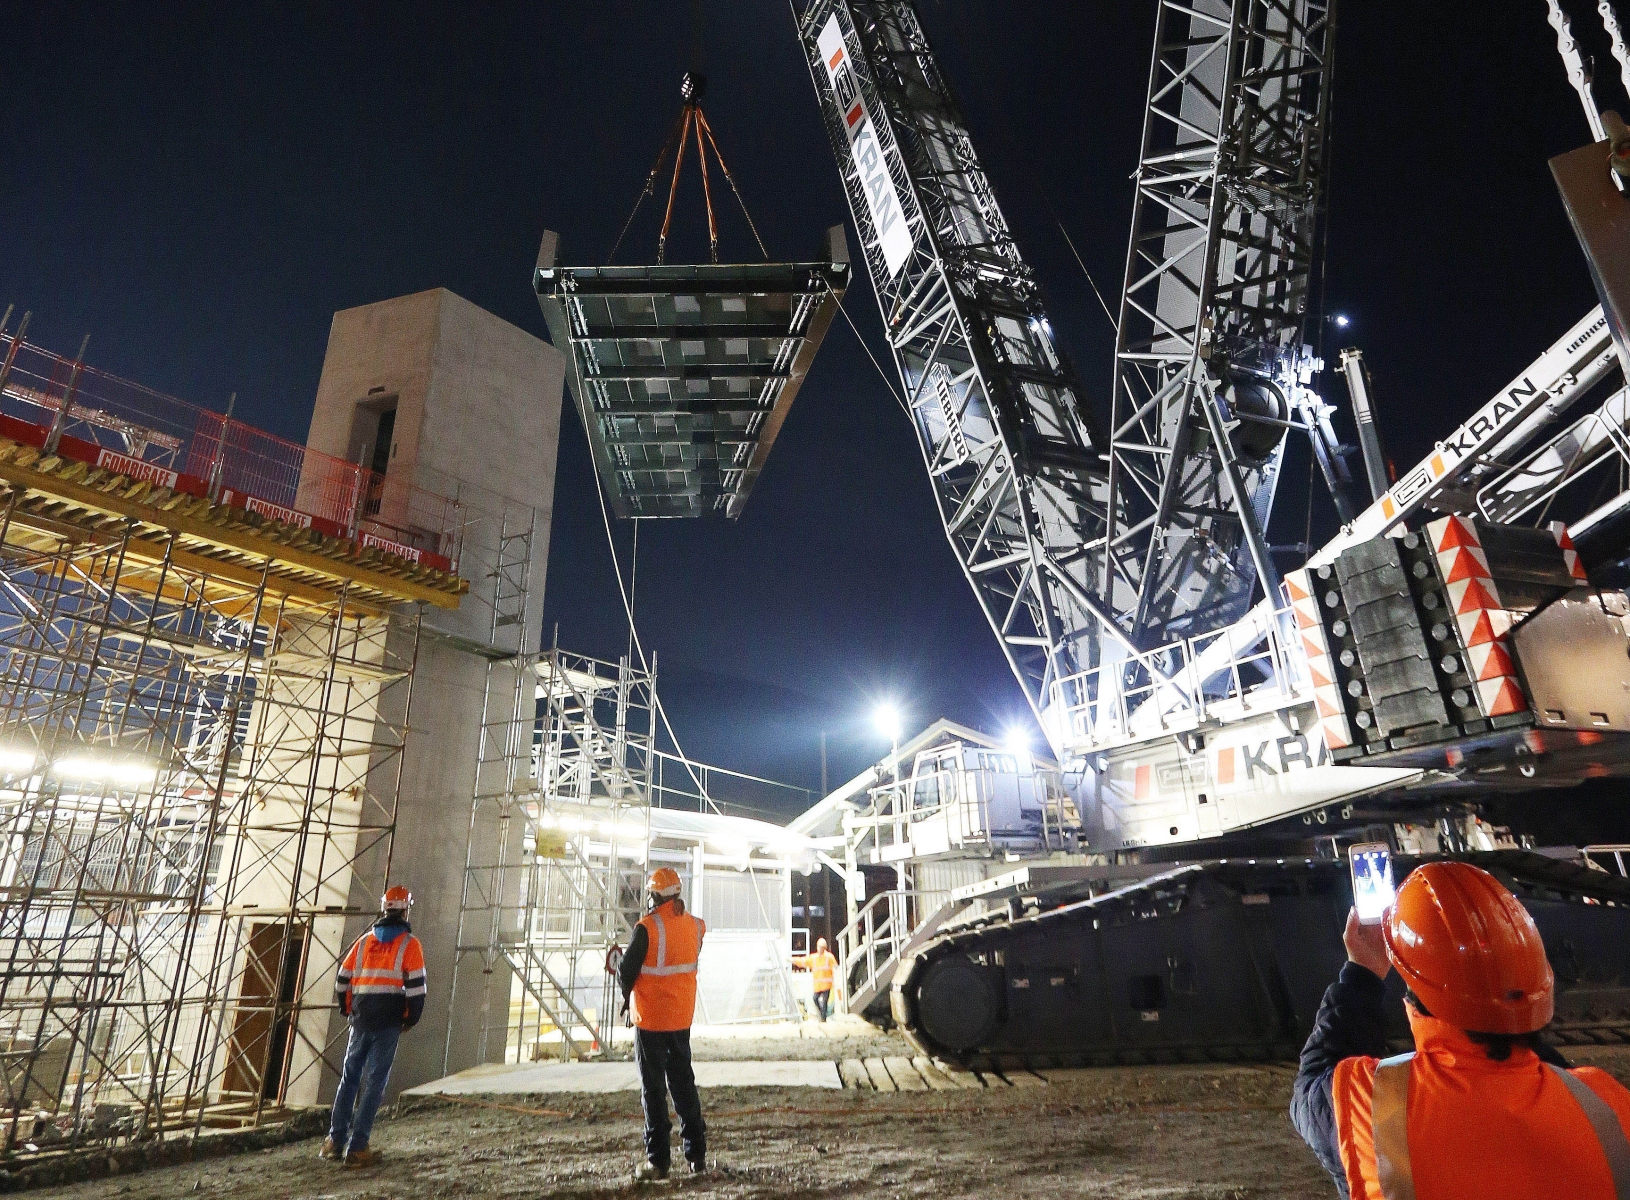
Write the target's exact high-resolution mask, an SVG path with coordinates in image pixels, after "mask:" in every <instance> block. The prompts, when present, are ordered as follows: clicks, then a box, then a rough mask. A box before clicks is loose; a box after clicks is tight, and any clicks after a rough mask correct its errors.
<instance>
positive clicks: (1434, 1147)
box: [1290, 862, 1630, 1200]
mask: <svg viewBox="0 0 1630 1200" xmlns="http://www.w3.org/2000/svg"><path fill="white" fill-rule="evenodd" d="M1342 940H1343V941H1344V942H1345V943H1346V947H1347V956H1348V960H1349V961H1348V962H1347V963H1346V965H1344V966H1343V967H1342V969H1341V975H1340V977H1339V978H1338V979H1337V980H1336V982H1335V983H1334V984H1332V985H1331V986H1330V988H1329V990H1327V991H1326V992H1325V994H1324V1002H1323V1003H1322V1004H1321V1005H1320V1006H1319V1012H1318V1016H1317V1018H1316V1019H1315V1021H1314V1026H1313V1034H1312V1036H1311V1037H1309V1038H1308V1040H1307V1045H1306V1047H1305V1048H1304V1049H1303V1050H1302V1062H1301V1070H1300V1072H1299V1073H1298V1075H1297V1077H1296V1084H1295V1090H1294V1093H1293V1096H1292V1100H1291V1109H1290V1114H1291V1121H1292V1122H1293V1123H1294V1124H1295V1126H1296V1129H1297V1131H1298V1132H1299V1133H1300V1134H1301V1135H1302V1137H1303V1138H1305V1139H1306V1140H1307V1143H1308V1144H1309V1145H1310V1146H1312V1147H1313V1150H1314V1153H1316V1154H1317V1155H1318V1156H1319V1161H1320V1162H1321V1163H1323V1164H1324V1167H1325V1169H1326V1170H1327V1171H1329V1172H1330V1174H1331V1176H1332V1178H1334V1179H1335V1181H1336V1188H1337V1190H1338V1191H1339V1192H1340V1193H1341V1194H1342V1195H1343V1196H1348V1195H1350V1196H1352V1197H1353V1198H1354V1200H1401V1198H1408V1200H1416V1198H1418V1200H1463V1198H1464V1200H1470V1198H1473V1197H1475V1198H1476V1200H1508V1198H1510V1200H1515V1198H1516V1197H1537V1196H1567V1197H1568V1198H1569V1200H1613V1198H1614V1197H1618V1198H1621V1200H1622V1198H1624V1197H1630V1142H1627V1141H1626V1139H1625V1129H1626V1128H1630V1092H1627V1091H1626V1090H1625V1089H1624V1088H1622V1087H1620V1086H1619V1084H1618V1083H1617V1082H1615V1081H1614V1080H1613V1079H1612V1077H1611V1076H1609V1075H1607V1074H1606V1073H1605V1072H1603V1071H1599V1070H1597V1069H1595V1068H1593V1067H1579V1068H1577V1069H1572V1070H1570V1069H1569V1068H1568V1064H1567V1061H1566V1060H1565V1059H1563V1057H1562V1056H1561V1055H1560V1054H1558V1053H1557V1052H1556V1051H1555V1050H1554V1049H1553V1048H1552V1047H1550V1046H1549V1045H1547V1044H1546V1043H1545V1042H1544V1041H1542V1040H1541V1037H1540V1031H1541V1030H1543V1029H1544V1028H1545V1026H1546V1025H1547V1024H1549V1023H1550V1020H1551V1016H1552V1013H1553V1010H1554V1004H1555V983H1554V980H1553V977H1552V974H1551V966H1550V963H1549V962H1547V961H1546V958H1545V947H1544V945H1543V943H1542V942H1541V941H1540V936H1539V930H1538V929H1537V928H1535V926H1534V920H1533V918H1532V917H1531V916H1529V915H1528V910H1527V909H1525V908H1524V907H1523V906H1522V904H1521V903H1520V902H1519V901H1518V900H1517V898H1516V897H1515V896H1513V895H1512V894H1511V893H1510V892H1508V891H1507V890H1506V889H1505V888H1504V887H1502V886H1501V885H1500V883H1499V881H1498V880H1496V879H1495V878H1494V876H1492V875H1490V874H1489V873H1488V872H1486V871H1482V870H1479V869H1478V868H1476V867H1474V866H1471V865H1470V864H1468V863H1457V862H1434V863H1427V864H1425V865H1424V866H1421V867H1417V868H1416V869H1415V870H1414V871H1413V872H1412V873H1411V874H1410V876H1409V878H1408V879H1407V880H1405V881H1404V885H1403V886H1402V887H1401V888H1399V890H1398V898H1397V903H1396V904H1395V905H1394V906H1393V908H1392V909H1391V910H1390V911H1389V912H1388V913H1387V915H1386V917H1385V918H1384V920H1383V921H1382V923H1381V924H1379V925H1361V924H1360V923H1359V921H1358V916H1357V914H1356V912H1350V913H1349V914H1348V916H1347V928H1346V931H1345V933H1344V935H1343V938H1342ZM1392 967H1396V968H1397V969H1398V974H1399V975H1401V976H1402V977H1403V981H1404V984H1405V987H1406V989H1407V990H1406V991H1405V993H1404V1010H1405V1012H1406V1014H1407V1015H1408V1017H1409V1026H1410V1030H1411V1032H1413V1034H1414V1036H1415V1050H1414V1052H1413V1053H1411V1054H1402V1055H1398V1056H1397V1057H1395V1058H1385V1057H1384V1056H1385V1054H1386V1045H1385V1028H1384V1026H1385V1012H1384V1009H1383V1005H1382V982H1383V980H1384V979H1385V978H1386V976H1387V972H1388V971H1389V969H1391V968H1392Z"/></svg>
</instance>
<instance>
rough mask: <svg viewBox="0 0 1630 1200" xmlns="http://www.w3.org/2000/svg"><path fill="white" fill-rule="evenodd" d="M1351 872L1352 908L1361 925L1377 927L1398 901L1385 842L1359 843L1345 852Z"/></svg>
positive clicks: (1390, 853)
mask: <svg viewBox="0 0 1630 1200" xmlns="http://www.w3.org/2000/svg"><path fill="white" fill-rule="evenodd" d="M1347 860H1348V862H1349V863H1350V864H1351V866H1352V869H1353V906H1354V907H1355V908H1357V909H1358V922H1359V924H1360V925H1379V924H1380V923H1381V918H1382V917H1384V916H1385V915H1386V912H1387V909H1389V908H1391V907H1392V902H1393V901H1394V900H1396V899H1397V898H1398V893H1397V891H1396V890H1394V888H1393V886H1392V851H1390V850H1388V849H1387V846H1386V843H1385V842H1361V843H1359V844H1358V845H1356V846H1354V847H1353V848H1352V849H1350V850H1348V851H1347Z"/></svg>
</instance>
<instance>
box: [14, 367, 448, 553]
mask: <svg viewBox="0 0 1630 1200" xmlns="http://www.w3.org/2000/svg"><path fill="white" fill-rule="evenodd" d="M13 342H14V339H12V338H7V337H4V336H0V364H4V363H5V361H6V359H7V358H8V357H10V358H11V368H10V370H9V371H6V372H5V374H4V377H3V379H0V436H4V437H7V438H10V439H11V440H12V441H15V442H19V443H22V444H24V445H29V446H35V447H38V448H42V449H43V448H44V447H45V446H46V445H47V443H48V442H49V441H50V439H51V436H52V433H53V430H54V431H55V432H56V434H57V444H56V452H57V453H58V454H60V455H61V456H62V457H64V458H68V459H73V460H75V461H78V462H84V463H87V464H89V465H92V466H97V467H101V468H103V469H105V470H108V471H112V472H115V473H117V474H120V475H124V476H127V477H129V478H131V479H145V480H147V481H148V482H149V483H151V484H153V486H155V487H164V488H169V489H170V490H171V491H179V492H185V493H187V494H188V495H193V496H200V497H209V498H211V499H213V500H215V502H217V503H220V504H228V505H231V506H232V507H234V508H241V509H244V510H245V511H248V512H253V513H256V514H258V515H259V516H262V517H265V518H267V519H269V520H274V521H280V522H282V523H283V524H286V525H295V526H299V527H301V528H305V529H313V530H316V531H317V532H319V533H324V534H327V535H328V536H330V537H336V538H343V539H346V540H349V541H352V542H355V543H356V544H357V545H358V546H359V547H362V548H365V549H375V550H381V551H384V552H385V553H387V554H391V555H395V556H396V557H398V558H401V559H404V560H406V561H407V562H410V563H413V564H415V565H424V566H429V567H432V568H434V569H436V570H440V571H453V570H454V569H456V561H457V549H458V534H459V528H460V519H461V518H460V512H459V505H458V503H457V502H456V501H454V500H452V499H450V498H448V497H445V496H440V495H437V494H436V493H434V492H431V491H428V490H426V489H424V488H416V487H413V486H412V485H410V484H407V483H405V482H403V481H402V480H400V479H393V478H390V477H389V476H388V475H380V474H377V473H376V472H373V471H370V470H368V469H366V468H365V467H361V466H358V465H357V464H356V463H350V462H346V461H345V460H344V459H339V458H334V457H333V456H331V455H327V454H321V453H318V452H317V451H315V450H312V449H310V448H308V447H306V446H302V445H301V444H299V443H298V442H291V441H289V440H288V439H286V438H280V437H277V436H276V435H275V434H270V433H267V432H266V431H265V430H263V429H256V428H255V427H254V426H252V425H245V424H244V423H243V422H241V421H235V420H232V419H231V418H229V417H226V416H224V415H223V414H221V413H217V412H212V411H211V410H209V409H206V408H200V407H199V406H198V405H195V404H189V403H187V402H186V401H185V400H178V399H176V398H175V397H174V396H166V395H164V394H163V393H162V392H155V391H153V390H152V389H150V388H145V387H142V386H141V385H140V384H138V383H132V382H130V381H129V380H127V379H120V378H119V377H118V376H115V375H109V374H107V373H105V372H102V371H97V370H95V369H94V368H90V367H84V366H80V367H78V368H77V369H76V367H75V364H74V363H73V362H71V361H70V360H68V359H65V358H63V357H62V356H61V355H58V354H53V353H51V352H50V351H48V350H44V349H42V348H41V347H39V346H35V345H32V344H31V343H28V342H22V343H20V344H18V345H16V346H15V347H13ZM13 349H15V354H13V353H12V352H13Z"/></svg>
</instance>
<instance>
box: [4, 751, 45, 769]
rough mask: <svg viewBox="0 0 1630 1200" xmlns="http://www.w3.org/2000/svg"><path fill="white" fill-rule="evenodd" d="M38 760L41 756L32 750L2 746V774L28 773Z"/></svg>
mask: <svg viewBox="0 0 1630 1200" xmlns="http://www.w3.org/2000/svg"><path fill="white" fill-rule="evenodd" d="M38 761H39V756H38V755H37V754H35V753H34V751H32V750H23V749H19V748H18V747H15V746H0V775H27V774H29V773H31V772H32V771H33V770H34V764H35V763H37V762H38Z"/></svg>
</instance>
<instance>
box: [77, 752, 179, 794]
mask: <svg viewBox="0 0 1630 1200" xmlns="http://www.w3.org/2000/svg"><path fill="white" fill-rule="evenodd" d="M51 774H53V775H56V776H59V777H60V778H63V779H79V780H85V781H87V782H91V783H111V784H116V785H118V786H119V787H140V786H141V785H142V784H144V783H152V782H153V780H154V779H156V778H158V768H156V767H154V766H153V765H152V764H151V763H145V762H142V761H141V760H140V759H136V758H103V757H101V756H98V755H90V754H78V755H73V756H72V757H69V758H60V759H58V760H57V761H56V762H54V763H52V764H51Z"/></svg>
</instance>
